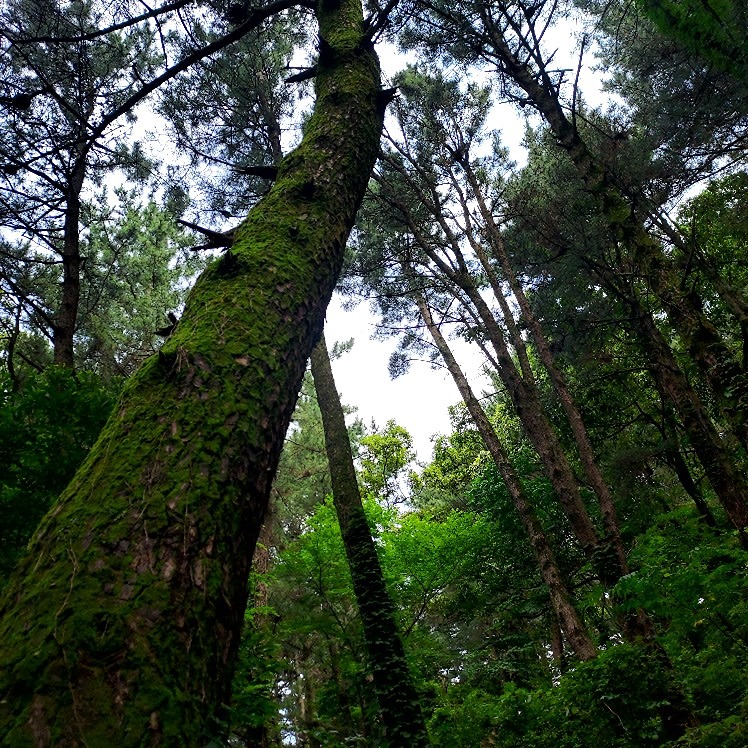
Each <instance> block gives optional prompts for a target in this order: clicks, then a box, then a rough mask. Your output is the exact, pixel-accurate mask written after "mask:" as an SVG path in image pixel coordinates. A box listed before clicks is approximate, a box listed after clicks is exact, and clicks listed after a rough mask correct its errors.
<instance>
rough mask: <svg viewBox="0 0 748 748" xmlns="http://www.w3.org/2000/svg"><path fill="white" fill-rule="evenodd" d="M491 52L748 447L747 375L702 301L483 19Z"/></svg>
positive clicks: (552, 91) (554, 94)
mask: <svg viewBox="0 0 748 748" xmlns="http://www.w3.org/2000/svg"><path fill="white" fill-rule="evenodd" d="M482 20H483V22H484V23H485V24H486V27H487V31H488V38H489V39H490V44H491V47H492V49H493V50H494V51H495V52H496V55H497V56H498V57H499V58H500V59H501V61H502V66H503V68H504V70H505V71H506V72H507V74H508V75H509V76H510V77H511V78H512V80H514V82H515V83H516V84H517V85H518V86H519V87H520V88H522V90H523V91H524V92H525V93H526V94H527V96H528V98H529V100H530V101H531V102H532V104H533V105H534V106H535V107H536V108H537V109H538V111H539V112H540V114H541V115H542V116H543V117H544V119H545V120H546V122H547V123H548V125H549V127H550V128H551V131H552V132H553V134H554V136H555V137H556V140H557V141H558V143H559V145H560V146H561V147H562V148H563V149H564V150H565V151H566V152H567V154H568V156H569V158H570V159H571V161H572V163H573V164H574V167H575V168H576V170H577V173H578V175H579V177H580V178H581V180H582V181H583V183H584V185H585V188H586V189H587V190H588V192H589V193H590V194H591V195H593V196H594V197H595V198H597V199H598V201H599V206H600V212H601V215H602V217H603V218H604V219H605V221H606V222H607V223H608V226H609V227H610V230H611V232H612V235H613V236H614V237H616V238H617V239H618V240H620V241H621V242H622V243H623V244H625V245H626V246H628V247H630V248H631V249H632V250H633V259H634V264H635V266H636V271H637V272H638V273H639V274H641V275H642V276H643V277H644V280H645V282H646V283H648V284H649V287H650V288H651V290H652V291H653V292H654V294H655V295H656V296H657V298H658V299H659V301H660V302H661V305H662V309H663V311H664V312H665V314H666V315H667V318H668V321H669V322H670V324H671V325H672V326H673V328H674V329H675V330H676V331H677V332H678V334H679V335H680V337H681V338H682V340H683V342H684V344H685V345H686V347H687V349H688V352H689V354H690V355H691V357H692V358H693V360H694V362H695V363H696V365H697V366H698V367H699V369H700V370H701V372H702V373H703V374H704V378H705V380H706V382H707V383H708V385H709V387H710V388H711V390H712V392H713V393H714V397H715V400H716V402H717V404H718V407H719V408H720V411H721V413H722V415H723V416H724V418H725V421H726V422H727V425H728V426H729V427H730V429H731V430H732V433H733V434H734V435H735V436H736V438H738V439H739V440H740V441H741V442H742V443H743V445H744V446H746V447H748V418H747V417H746V409H745V402H746V401H747V400H748V373H747V372H746V371H744V369H743V367H742V366H741V364H740V363H739V361H738V360H737V359H736V357H735V356H734V354H733V353H732V351H731V350H730V347H729V346H728V345H727V344H726V343H725V341H724V339H723V338H722V336H721V335H720V333H719V330H718V329H717V328H716V326H715V325H714V324H713V323H712V322H711V320H709V319H708V318H707V316H706V315H705V314H704V311H703V305H702V302H701V299H699V298H698V296H697V295H696V294H694V293H688V292H687V291H686V290H685V288H683V284H682V283H681V282H680V278H679V275H680V274H679V273H678V269H677V267H675V266H674V264H673V263H672V262H671V260H670V259H669V258H668V257H667V256H666V255H665V253H664V252H663V251H662V248H661V247H660V246H659V245H658V243H657V242H656V241H655V240H654V239H653V238H652V236H651V235H650V234H649V233H648V232H647V231H646V230H645V228H644V225H643V223H642V220H641V218H640V217H639V216H637V215H636V213H635V211H634V203H633V202H632V200H631V199H629V198H628V197H627V196H626V195H625V194H624V192H623V191H622V190H621V189H619V188H618V186H617V185H616V184H615V179H614V177H611V175H610V174H609V172H608V171H607V170H606V168H605V167H604V164H602V163H600V161H599V159H597V158H595V156H594V154H593V153H592V152H591V151H590V149H589V148H588V147H587V144H586V143H585V142H584V140H583V139H582V137H581V136H580V134H579V131H578V130H577V128H576V125H575V124H574V123H573V122H570V121H569V119H568V118H567V116H566V114H565V113H564V110H563V108H562V106H561V103H560V101H559V98H558V88H557V87H556V86H554V85H553V83H552V81H551V79H550V77H549V76H548V73H547V71H546V70H545V68H544V66H543V63H542V60H541V58H540V55H538V56H537V58H535V62H536V63H537V64H538V66H539V72H538V74H534V73H533V72H532V71H531V70H530V68H529V67H528V66H527V65H526V64H524V63H523V62H521V61H520V60H519V59H518V58H517V57H516V56H515V55H514V54H513V53H512V51H511V49H510V48H509V45H508V44H507V43H506V40H505V39H504V37H503V35H502V33H501V30H500V29H499V27H498V26H497V25H496V24H495V22H494V21H493V19H492V18H491V17H490V15H489V14H488V13H484V14H483V15H482Z"/></svg>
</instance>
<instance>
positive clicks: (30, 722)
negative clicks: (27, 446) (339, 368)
mask: <svg viewBox="0 0 748 748" xmlns="http://www.w3.org/2000/svg"><path fill="white" fill-rule="evenodd" d="M318 17H319V20H320V33H321V35H322V37H323V39H324V41H325V44H326V45H327V46H328V47H329V48H330V49H332V50H333V54H332V55H330V56H328V57H329V59H328V60H327V62H325V63H324V64H323V63H321V64H320V71H319V77H318V85H317V91H318V98H317V105H316V108H315V113H314V114H313V116H312V118H311V120H310V122H309V125H308V128H307V131H306V134H305V137H304V140H303V142H302V144H301V145H300V146H299V148H298V149H297V150H296V151H294V152H293V153H292V154H290V156H289V157H288V158H287V159H286V160H285V161H284V162H283V163H282V164H281V167H280V169H279V174H278V180H277V182H276V183H275V185H274V187H273V189H272V190H271V192H270V193H269V194H268V196H267V197H266V198H265V199H264V200H263V201H262V202H261V203H260V204H259V205H258V206H257V207H256V208H255V209H254V210H253V211H252V212H251V213H250V214H249V215H248V217H247V219H246V220H245V221H244V223H243V224H242V227H241V229H240V231H239V232H238V238H237V241H236V243H235V245H234V246H233V247H232V248H231V250H230V251H229V252H228V253H227V254H226V255H225V256H224V257H223V258H221V259H220V260H217V261H216V262H215V263H214V264H213V265H212V266H211V267H210V268H208V270H207V271H206V272H205V273H204V274H203V276H202V277H201V278H200V280H199V281H198V283H197V284H196V286H195V288H194V289H193V291H192V293H191V294H190V297H189V299H188V302H187V305H186V309H185V312H184V315H183V318H182V320H181V321H180V323H179V325H178V326H177V328H176V330H175V331H174V333H173V335H172V336H171V337H170V338H169V340H168V341H167V343H166V344H165V346H164V348H163V351H162V352H161V354H160V355H159V356H156V357H153V358H152V359H150V360H149V361H148V362H146V364H145V365H144V366H143V367H142V368H141V370H140V371H139V372H138V373H137V374H135V375H134V376H133V378H132V379H131V380H130V381H129V382H128V384H127V386H126V388H125V390H124V392H123V394H122V398H121V401H120V403H119V405H118V407H117V408H116V409H115V413H114V415H113V417H112V419H110V421H109V423H108V424H107V426H106V427H105V428H104V431H103V432H102V435H101V437H100V439H99V441H98V442H97V444H96V445H95V447H94V448H93V449H92V451H91V453H90V455H89V457H88V459H87V460H86V462H85V463H84V465H83V466H82V467H81V469H80V470H79V472H78V474H77V475H76V477H75V478H74V480H73V482H72V483H71V484H70V486H69V487H68V488H67V489H66V491H65V492H64V493H63V495H62V496H61V497H60V500H59V502H58V503H57V504H56V506H55V507H54V508H53V510H52V511H51V512H50V513H49V514H48V515H47V517H46V518H45V519H44V521H43V522H42V525H41V526H40V528H39V530H38V531H37V534H36V535H35V537H34V540H33V541H32V544H31V548H30V552H29V554H28V555H27V557H26V558H25V560H24V561H23V562H22V564H21V566H20V567H19V569H18V570H17V572H16V575H15V576H14V579H13V580H12V581H11V583H10V584H9V586H8V589H7V591H6V593H7V594H6V597H5V599H4V601H3V604H2V608H1V609H0V613H2V619H1V620H0V642H1V644H0V673H1V674H0V735H2V736H3V739H4V742H3V744H4V745H12V746H14V747H20V746H25V745H38V746H44V745H58V746H62V745H64V746H72V745H85V744H87V745H106V744H112V745H118V746H123V747H125V746H146V745H199V744H200V741H205V740H207V739H208V738H210V737H211V736H213V735H215V734H217V732H218V727H217V725H216V723H215V719H216V717H217V716H220V715H219V712H220V708H221V705H222V704H223V703H225V701H226V700H227V698H228V688H229V683H230V678H231V673H232V664H233V656H234V653H235V650H236V645H237V640H238V635H239V630H240V626H241V621H242V617H243V611H244V606H245V603H246V580H247V574H248V570H249V561H250V559H251V555H252V550H253V547H254V543H255V541H256V538H257V534H258V532H259V528H260V525H261V521H262V517H263V514H264V511H265V506H266V503H267V496H268V492H269V488H270V482H271V480H272V477H273V474H274V471H275V466H276V464H277V459H278V455H279V452H280V448H281V445H282V440H283V435H284V433H285V430H286V427H287V424H288V421H289V419H290V417H291V413H292V410H293V406H294V404H295V400H296V394H297V392H298V387H299V384H300V381H301V376H302V374H303V371H304V367H305V364H306V360H307V357H308V355H309V352H310V350H311V347H312V344H313V342H314V340H315V339H316V337H317V336H318V335H319V332H320V330H321V325H322V320H323V316H324V310H325V308H326V306H327V302H328V301H329V297H330V295H331V293H332V289H333V287H334V284H335V281H336V279H337V275H338V272H339V269H340V265H341V262H342V252H343V247H344V244H345V241H346V238H347V235H348V232H349V230H350V226H351V225H352V223H353V219H354V216H355V212H356V209H357V207H358V204H359V202H360V199H361V197H362V195H363V191H364V189H365V186H366V182H367V179H368V175H369V171H370V169H371V166H372V165H373V162H374V159H375V156H376V152H377V148H378V139H379V132H380V130H381V123H382V112H381V107H380V106H379V103H378V97H379V69H378V63H377V59H376V56H375V55H374V53H373V52H372V51H371V50H370V49H367V46H368V45H367V42H366V40H365V39H364V38H363V35H362V29H363V25H362V17H361V8H360V4H359V3H358V2H354V1H353V0H343V2H341V3H340V4H339V5H334V4H330V6H329V7H326V6H325V4H324V3H323V4H322V6H321V7H320V9H319V10H318Z"/></svg>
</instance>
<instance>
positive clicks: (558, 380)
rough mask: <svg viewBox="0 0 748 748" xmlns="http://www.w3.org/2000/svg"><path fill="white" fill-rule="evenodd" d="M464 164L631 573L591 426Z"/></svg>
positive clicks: (613, 540)
mask: <svg viewBox="0 0 748 748" xmlns="http://www.w3.org/2000/svg"><path fill="white" fill-rule="evenodd" d="M460 164H461V166H462V169H463V171H464V172H465V176H466V178H467V180H468V183H469V184H470V187H471V189H472V191H473V194H474V195H475V198H476V201H477V202H478V208H479V210H480V213H481V217H482V218H483V222H484V225H485V227H486V233H487V235H488V238H489V240H490V246H491V248H492V249H493V251H494V254H495V256H496V258H497V259H498V261H499V264H500V265H501V269H502V272H503V274H504V278H505V279H506V281H507V283H508V284H509V288H510V290H511V292H512V294H513V295H514V298H515V299H516V300H517V304H518V305H519V308H520V312H521V314H522V319H523V320H524V321H525V324H526V325H527V328H528V330H529V331H530V334H531V335H532V339H533V342H534V343H535V349H536V350H537V352H538V357H539V358H540V362H541V363H542V364H543V367H544V368H545V370H546V371H547V372H548V376H549V378H550V380H551V383H552V385H553V388H554V390H555V391H556V395H557V396H558V399H559V400H560V402H561V405H562V406H563V409H564V412H565V413H566V419H567V421H568V423H569V426H570V428H571V432H572V435H573V437H574V442H575V444H576V446H577V452H578V453H579V459H580V462H581V463H582V468H583V470H584V473H585V475H586V476H587V480H588V481H589V484H590V486H591V488H592V490H593V491H594V493H595V495H596V496H597V501H598V504H599V506H600V514H601V516H602V519H603V526H604V528H605V533H606V536H607V538H606V540H607V542H609V543H610V544H611V546H612V547H613V551H614V553H615V556H616V558H617V559H618V564H619V566H620V570H621V574H622V575H623V574H628V563H627V560H626V552H625V550H624V548H623V541H622V539H621V529H620V525H619V523H618V516H617V512H616V507H615V502H614V501H613V496H612V495H611V493H610V489H609V488H608V484H607V483H606V482H605V478H603V475H602V472H601V471H600V468H599V466H598V464H597V460H596V458H595V453H594V450H593V449H592V444H591V442H590V439H589V436H588V434H587V429H586V427H585V424H584V419H583V418H582V414H581V412H580V411H579V408H578V407H577V403H576V401H575V400H574V398H573V396H572V394H571V392H570V391H569V388H568V386H567V384H566V379H565V378H564V375H563V373H562V372H561V370H560V369H559V368H558V367H557V366H556V362H555V360H554V358H553V354H552V353H551V349H550V346H549V345H548V340H547V338H546V337H545V333H544V332H543V328H542V326H541V324H540V322H539V321H538V318H537V317H536V316H535V313H534V312H533V310H532V307H531V306H530V302H529V301H528V299H527V296H526V295H525V292H524V289H523V288H522V285H521V284H520V282H519V281H518V280H517V276H516V275H515V273H514V269H513V268H512V266H511V263H510V262H509V257H508V255H507V253H506V249H505V247H504V240H503V237H502V236H501V233H500V231H499V227H498V226H497V225H496V222H495V221H494V218H493V214H492V212H491V211H490V210H489V208H488V205H487V204H486V201H485V199H484V197H483V194H482V191H481V189H480V185H479V184H478V180H477V178H476V176H475V172H474V171H473V169H472V166H471V164H470V161H469V158H468V155H467V154H465V157H464V158H463V159H462V160H461V161H460ZM479 259H480V261H481V264H482V265H483V266H484V269H485V270H486V272H487V273H489V277H491V276H494V275H495V274H494V273H493V268H492V267H491V263H490V262H489V260H488V257H486V256H485V253H482V256H479ZM497 286H498V283H497V282H496V281H493V282H492V287H494V293H496V292H497V291H498V292H499V293H500V290H501V289H500V288H497ZM510 331H511V330H510Z"/></svg>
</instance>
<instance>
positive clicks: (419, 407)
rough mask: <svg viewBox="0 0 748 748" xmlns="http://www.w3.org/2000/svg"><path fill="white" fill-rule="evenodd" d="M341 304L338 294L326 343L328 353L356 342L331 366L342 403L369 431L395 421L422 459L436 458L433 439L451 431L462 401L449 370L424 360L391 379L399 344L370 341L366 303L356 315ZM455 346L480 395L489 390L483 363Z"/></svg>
mask: <svg viewBox="0 0 748 748" xmlns="http://www.w3.org/2000/svg"><path fill="white" fill-rule="evenodd" d="M341 301H342V299H341V297H340V296H339V295H337V294H336V295H335V296H334V297H333V299H332V301H331V302H330V306H329V307H328V309H327V323H326V325H325V338H326V340H327V345H328V347H329V348H332V346H333V344H334V343H335V342H343V341H345V340H348V339H349V338H354V340H355V343H354V346H353V349H352V350H351V351H349V352H348V353H345V354H344V355H343V356H341V357H340V358H339V359H337V360H335V361H333V362H332V368H333V375H334V376H335V383H336V385H337V388H338V392H339V393H340V396H341V399H342V401H343V403H344V404H345V405H350V406H352V407H355V408H357V409H358V411H357V413H356V416H358V417H359V418H361V419H362V420H363V421H364V423H365V424H366V425H367V426H369V425H371V421H372V419H374V421H375V422H376V424H377V426H379V427H382V426H384V425H385V424H386V423H387V421H388V420H389V419H394V420H395V421H396V422H397V424H398V425H399V426H403V427H404V428H405V429H407V430H408V432H409V433H410V435H411V436H412V437H413V447H414V448H415V450H416V453H417V455H418V460H419V461H420V462H428V461H429V460H430V459H431V456H432V437H433V436H434V435H437V434H449V433H450V432H451V428H450V424H449V414H448V412H447V408H449V406H450V405H454V404H455V403H458V402H460V396H459V393H458V392H457V387H456V386H455V384H454V382H453V381H452V378H451V377H450V375H449V373H448V372H447V371H446V370H445V369H436V370H435V369H433V368H432V367H431V365H430V364H429V363H428V362H425V361H424V362H419V361H416V362H414V363H413V364H412V365H411V369H410V371H409V372H408V373H407V374H405V375H404V376H402V377H398V378H397V379H396V380H394V381H393V380H391V379H390V376H389V373H388V371H387V364H388V362H389V358H390V354H391V353H392V352H393V351H394V350H395V348H396V347H397V341H396V340H395V339H394V338H390V339H387V340H371V336H372V335H373V334H374V332H375V325H376V319H375V318H374V317H373V316H372V315H371V314H370V313H369V310H368V305H367V304H366V303H362V304H360V305H359V306H358V307H356V308H355V309H353V310H344V309H343V308H342V305H341ZM453 344H454V343H453ZM456 347H458V348H459V354H458V358H459V361H460V364H461V366H462V367H463V369H464V371H465V374H466V375H467V377H468V379H469V380H470V383H471V384H472V386H473V388H474V389H475V391H476V393H477V394H478V395H480V393H481V391H482V389H483V388H485V387H487V386H488V380H487V379H486V377H484V376H483V375H482V374H481V366H482V362H481V359H480V357H479V356H478V355H476V352H474V351H473V350H471V349H469V347H468V346H467V344H464V343H463V344H460V345H459V346H456Z"/></svg>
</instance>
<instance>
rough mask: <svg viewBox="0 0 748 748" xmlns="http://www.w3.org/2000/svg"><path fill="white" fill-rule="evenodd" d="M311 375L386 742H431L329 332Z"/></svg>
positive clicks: (405, 745) (401, 746) (402, 747)
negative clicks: (356, 460)
mask: <svg viewBox="0 0 748 748" xmlns="http://www.w3.org/2000/svg"><path fill="white" fill-rule="evenodd" d="M312 376H313V377H314V386H315V389H316V390H317V401H318V402H319V408H320V411H321V413H322V423H323V425H324V429H325V449H326V450H327V457H328V460H329V462H330V476H331V478H332V488H333V501H334V503H335V509H336V511H337V514H338V521H339V523H340V532H341V535H342V536H343V545H344V546H345V552H346V556H347V558H348V564H349V566H350V570H351V578H352V580H353V590H354V592H355V595H356V601H357V603H358V609H359V614H360V615H361V623H362V625H363V628H364V639H365V642H366V651H367V654H368V658H369V664H370V666H371V672H372V677H373V684H374V690H375V693H376V695H377V700H378V701H379V706H380V709H381V715H382V721H383V723H384V726H385V739H386V741H387V742H386V745H388V746H390V747H391V748H410V746H414V747H416V746H427V745H428V744H429V741H428V735H427V733H426V725H425V723H424V721H423V715H422V714H421V707H420V704H419V701H418V694H417V693H416V690H415V688H414V687H413V684H412V680H411V676H410V673H409V671H408V663H407V661H406V659H405V650H404V649H403V643H402V640H401V638H400V634H399V632H398V630H397V626H396V624H395V607H394V605H393V604H392V599H391V598H390V596H389V593H388V592H387V587H386V586H385V582H384V575H383V574H382V568H381V566H380V564H379V557H378V556H377V549H376V546H375V545H374V540H373V539H372V536H371V530H370V529H369V523H368V521H367V519H366V514H365V513H364V506H363V504H362V502H361V494H360V493H359V488H358V480H357V478H356V469H355V467H354V465H353V455H352V453H351V444H350V440H349V436H348V429H347V428H346V425H345V415H344V413H343V406H342V405H341V404H340V397H339V396H338V391H337V389H336V387H335V380H334V379H333V374H332V367H331V365H330V358H329V355H328V353H327V346H326V344H325V338H324V335H323V336H322V338H321V339H320V341H319V343H318V344H317V345H316V346H315V348H314V350H313V351H312Z"/></svg>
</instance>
